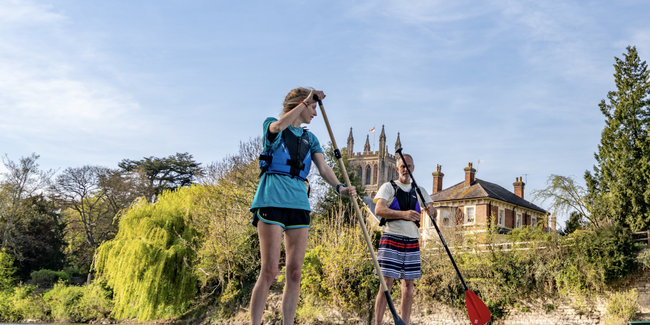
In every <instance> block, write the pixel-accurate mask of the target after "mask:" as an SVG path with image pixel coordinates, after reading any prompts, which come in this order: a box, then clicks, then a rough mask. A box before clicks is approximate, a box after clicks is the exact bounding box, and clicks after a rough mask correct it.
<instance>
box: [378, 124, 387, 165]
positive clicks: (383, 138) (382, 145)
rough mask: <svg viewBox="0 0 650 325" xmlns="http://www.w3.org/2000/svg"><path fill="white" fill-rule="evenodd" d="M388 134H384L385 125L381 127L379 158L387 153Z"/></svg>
mask: <svg viewBox="0 0 650 325" xmlns="http://www.w3.org/2000/svg"><path fill="white" fill-rule="evenodd" d="M384 148H386V132H384V125H383V124H382V125H381V134H380V135H379V157H384V153H385V152H386V151H385V149H384Z"/></svg>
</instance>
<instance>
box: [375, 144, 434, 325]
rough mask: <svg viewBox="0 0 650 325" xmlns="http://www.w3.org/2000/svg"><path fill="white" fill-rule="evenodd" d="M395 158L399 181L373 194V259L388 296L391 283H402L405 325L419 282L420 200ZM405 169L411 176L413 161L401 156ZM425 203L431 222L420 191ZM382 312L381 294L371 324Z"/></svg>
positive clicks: (429, 208)
mask: <svg viewBox="0 0 650 325" xmlns="http://www.w3.org/2000/svg"><path fill="white" fill-rule="evenodd" d="M396 157H397V159H398V160H397V167H396V169H397V173H398V174H399V179H397V180H395V181H390V182H387V183H384V185H382V186H381V187H380V188H379V191H377V195H376V196H375V198H374V200H373V201H374V202H375V204H376V205H377V206H376V207H375V214H376V215H378V216H379V217H381V218H382V220H381V222H380V225H382V226H383V228H382V231H383V232H384V233H383V235H382V236H381V240H380V241H379V252H378V253H377V259H378V260H379V266H380V267H381V272H382V274H383V275H384V280H386V285H387V286H388V292H390V290H391V288H392V286H393V279H402V304H401V307H402V308H401V309H402V310H401V317H402V320H404V322H405V323H406V324H408V323H409V321H410V319H411V307H412V305H413V281H414V280H415V279H418V278H420V242H419V241H418V238H419V237H420V231H419V227H420V224H419V222H420V206H421V204H420V202H419V200H420V198H419V197H418V194H417V192H416V191H415V188H412V186H411V177H410V176H409V172H408V170H407V169H406V165H404V161H402V159H400V158H399V156H396ZM404 159H405V160H406V163H407V165H408V168H409V169H410V170H411V172H413V171H414V170H415V165H414V164H413V157H411V155H408V154H404ZM420 191H422V195H423V196H424V199H425V201H426V211H427V212H428V213H429V215H431V216H433V217H434V218H435V217H436V215H437V211H436V209H435V208H434V207H433V204H432V203H433V202H432V201H431V197H429V194H428V193H427V192H426V191H425V190H424V188H422V187H420ZM385 311H386V297H385V296H384V293H383V291H382V290H379V293H378V294H377V300H376V302H375V324H376V325H381V321H382V319H383V318H384V312H385Z"/></svg>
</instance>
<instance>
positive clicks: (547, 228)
mask: <svg viewBox="0 0 650 325" xmlns="http://www.w3.org/2000/svg"><path fill="white" fill-rule="evenodd" d="M548 221H549V220H548V212H547V213H546V214H545V215H544V231H546V232H550V230H551V228H550V227H549V225H548Z"/></svg>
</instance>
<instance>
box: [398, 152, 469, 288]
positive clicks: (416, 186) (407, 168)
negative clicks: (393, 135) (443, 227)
mask: <svg viewBox="0 0 650 325" xmlns="http://www.w3.org/2000/svg"><path fill="white" fill-rule="evenodd" d="M397 153H398V154H399V156H400V158H402V162H403V163H404V166H406V170H407V171H408V172H409V176H410V177H411V182H412V183H413V186H415V191H416V192H418V195H419V196H420V200H421V201H422V204H424V205H425V209H426V204H425V202H426V201H425V200H424V195H422V191H420V188H419V187H418V183H417V182H416V181H415V179H414V178H413V174H411V169H410V168H409V165H408V164H407V163H406V160H405V159H404V155H403V154H402V148H399V149H397ZM429 218H431V221H432V222H433V225H434V226H435V227H436V231H437V232H438V236H440V241H442V245H443V246H445V250H446V251H447V255H449V259H450V260H451V264H452V265H453V266H454V269H456V274H458V277H459V278H460V282H462V283H463V287H465V291H467V290H469V288H468V287H467V284H466V283H465V279H463V276H462V275H461V274H460V270H459V269H458V266H457V265H456V261H454V258H453V257H452V256H451V252H450V251H449V247H447V243H446V242H445V239H444V238H443V237H442V233H441V232H440V228H438V223H437V222H436V219H435V218H434V217H433V216H432V215H429Z"/></svg>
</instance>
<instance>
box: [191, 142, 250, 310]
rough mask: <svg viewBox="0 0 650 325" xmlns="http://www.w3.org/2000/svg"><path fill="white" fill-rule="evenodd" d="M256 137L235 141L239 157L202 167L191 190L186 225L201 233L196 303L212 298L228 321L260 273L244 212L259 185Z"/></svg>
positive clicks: (247, 214)
mask: <svg viewBox="0 0 650 325" xmlns="http://www.w3.org/2000/svg"><path fill="white" fill-rule="evenodd" d="M261 148H262V145H261V138H259V137H258V138H255V139H253V140H251V141H249V142H246V143H240V148H239V153H238V154H237V155H234V156H230V157H226V158H225V159H223V160H222V161H220V162H216V163H213V164H211V165H209V166H208V167H207V168H206V171H207V172H206V175H205V178H204V179H202V181H203V182H204V183H205V185H203V186H197V187H196V188H195V192H194V197H193V200H194V212H193V218H192V219H191V221H190V222H191V225H192V227H194V228H195V229H197V231H198V232H200V233H201V234H202V241H201V243H200V246H199V247H198V249H197V251H196V254H197V264H196V268H197V270H198V271H197V272H196V274H197V276H198V278H199V281H200V284H201V288H200V290H201V291H200V293H201V296H200V297H201V298H200V299H201V300H206V299H214V300H216V301H217V303H218V309H219V313H220V314H221V315H222V316H224V317H228V316H231V315H232V314H233V313H234V312H235V311H236V310H237V308H236V306H237V305H240V304H241V305H246V304H248V300H249V298H250V292H251V290H252V287H253V286H254V283H255V281H256V280H257V276H258V274H259V269H260V248H259V239H258V235H257V229H256V228H255V227H253V226H252V225H251V217H252V215H251V213H250V211H249V209H250V206H251V203H252V201H253V197H254V196H255V192H256V190H257V185H258V183H259V178H258V174H259V164H258V161H257V158H258V157H259V154H260V153H261Z"/></svg>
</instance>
